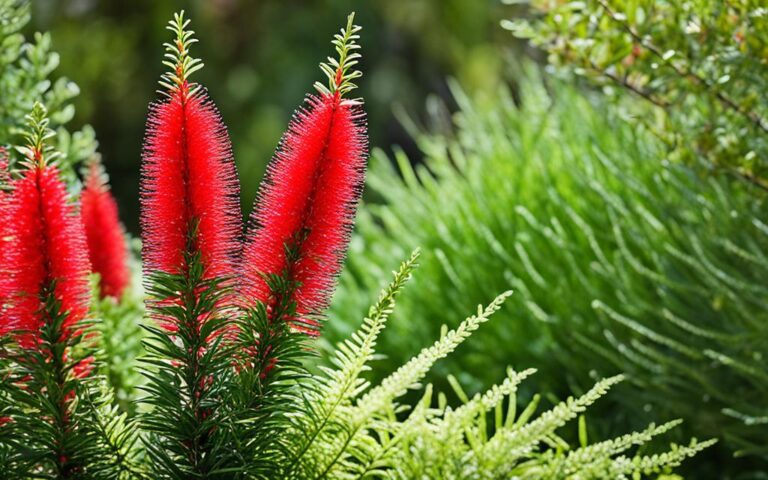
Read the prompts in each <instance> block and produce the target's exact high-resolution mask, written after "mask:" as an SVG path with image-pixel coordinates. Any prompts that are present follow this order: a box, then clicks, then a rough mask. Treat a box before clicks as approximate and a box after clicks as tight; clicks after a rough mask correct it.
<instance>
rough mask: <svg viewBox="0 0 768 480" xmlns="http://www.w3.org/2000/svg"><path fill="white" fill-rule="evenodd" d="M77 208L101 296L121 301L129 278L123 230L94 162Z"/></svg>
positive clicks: (107, 187) (102, 175)
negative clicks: (97, 276) (81, 219)
mask: <svg viewBox="0 0 768 480" xmlns="http://www.w3.org/2000/svg"><path fill="white" fill-rule="evenodd" d="M80 205H81V206H80V212H81V215H82V217H83V226H84V227H85V236H86V240H87V242H88V254H89V258H90V260H91V267H92V268H93V271H94V272H95V273H98V274H99V276H100V277H101V284H100V287H101V289H100V291H101V296H102V298H103V297H112V298H115V299H120V297H121V296H122V294H123V291H124V290H125V288H126V287H127V286H128V283H129V281H130V275H131V274H130V270H129V268H128V249H127V246H126V243H125V229H124V228H123V226H122V224H121V223H120V219H119V217H118V214H117V202H115V198H114V197H113V196H112V193H111V192H110V191H109V186H108V184H107V179H106V176H105V175H104V173H103V168H102V167H101V165H100V164H99V163H98V162H97V161H94V162H92V163H91V165H90V166H89V168H88V176H87V178H86V179H85V188H84V189H83V191H82V193H81V194H80Z"/></svg>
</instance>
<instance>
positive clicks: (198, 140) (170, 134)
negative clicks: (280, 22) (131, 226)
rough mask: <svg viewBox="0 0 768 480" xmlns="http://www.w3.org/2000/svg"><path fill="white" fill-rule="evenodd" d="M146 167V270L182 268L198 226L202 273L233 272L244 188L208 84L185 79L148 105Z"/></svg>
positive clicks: (143, 181) (143, 202) (176, 270)
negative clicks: (201, 86)
mask: <svg viewBox="0 0 768 480" xmlns="http://www.w3.org/2000/svg"><path fill="white" fill-rule="evenodd" d="M141 173H142V178H141V194H142V195H141V226H142V241H143V257H144V267H145V269H146V271H148V272H152V271H162V272H165V273H171V274H179V273H182V272H183V271H184V269H185V265H184V254H185V251H186V250H187V245H188V243H187V242H188V240H189V237H190V235H191V234H192V230H193V229H194V235H195V238H194V245H193V248H194V249H195V251H196V252H199V253H200V255H201V260H202V263H203V265H204V268H205V273H204V275H205V278H214V277H223V276H230V275H231V274H232V268H233V262H234V259H235V258H236V256H237V254H238V251H239V248H240V244H239V237H240V234H241V222H242V219H241V214H240V200H239V196H240V187H239V184H238V180H237V172H236V170H235V164H234V159H233V157H232V149H231V146H230V143H229V137H228V135H227V130H226V127H225V126H224V124H223V123H222V121H221V117H220V116H219V113H218V111H217V110H216V107H215V106H214V105H213V103H212V102H211V101H210V100H209V98H208V95H207V94H206V93H205V91H203V90H202V89H197V90H191V89H190V87H189V85H188V84H187V83H186V81H184V82H183V84H181V85H179V86H177V87H176V88H174V89H173V90H172V91H171V92H170V94H169V96H168V98H167V99H165V100H163V101H160V102H158V103H155V104H153V105H152V106H151V107H150V113H149V120H148V122H147V133H146V139H145V143H144V153H143V163H142V172H141Z"/></svg>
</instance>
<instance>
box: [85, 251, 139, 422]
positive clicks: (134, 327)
mask: <svg viewBox="0 0 768 480" xmlns="http://www.w3.org/2000/svg"><path fill="white" fill-rule="evenodd" d="M131 258H132V259H133V258H135V254H134V255H132V256H131ZM132 269H133V271H134V274H138V273H139V272H140V270H141V266H140V265H138V263H137V262H134V264H133V265H132ZM139 284H140V282H139V281H138V279H136V280H135V281H134V282H132V285H131V286H130V287H129V288H128V289H127V291H126V292H125V293H124V294H123V297H122V298H121V299H120V300H119V301H115V300H114V299H113V298H111V297H106V298H102V299H100V298H99V295H98V292H94V294H93V295H92V297H91V298H92V299H93V300H92V302H93V303H92V305H91V315H92V316H93V318H94V319H95V328H96V329H97V330H98V332H99V337H98V338H99V342H100V345H99V346H100V349H99V353H100V354H101V358H99V362H98V365H99V373H101V374H102V375H104V377H106V380H107V382H108V384H109V386H110V388H111V391H112V395H113V397H114V402H115V405H116V406H118V408H119V411H120V412H123V413H127V414H129V415H130V416H133V415H134V414H135V413H136V412H135V410H136V396H137V393H138V391H137V387H138V386H139V385H140V383H141V375H140V374H139V372H138V369H137V366H138V364H137V359H138V358H139V357H140V356H141V355H142V354H143V347H142V344H141V341H142V338H143V337H144V335H143V331H142V329H141V328H140V326H139V325H140V323H141V319H142V318H143V316H144V299H143V293H144V292H143V291H142V289H141V288H137V287H138V286H139Z"/></svg>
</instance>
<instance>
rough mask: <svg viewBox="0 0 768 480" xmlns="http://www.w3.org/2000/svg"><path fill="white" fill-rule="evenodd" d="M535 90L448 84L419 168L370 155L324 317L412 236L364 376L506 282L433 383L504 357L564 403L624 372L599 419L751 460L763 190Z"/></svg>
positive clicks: (568, 99) (571, 101)
mask: <svg viewBox="0 0 768 480" xmlns="http://www.w3.org/2000/svg"><path fill="white" fill-rule="evenodd" d="M551 90H552V92H555V93H553V94H548V93H547V91H546V90H545V88H544V87H543V86H541V85H539V84H538V83H537V82H534V81H529V82H527V83H525V84H524V87H523V88H522V90H521V91H520V96H519V98H521V99H522V106H518V105H516V103H515V101H514V100H513V99H512V97H511V95H510V94H509V93H508V92H502V93H501V94H500V95H499V96H498V97H497V102H496V106H495V107H493V108H490V109H483V108H478V107H477V106H476V105H475V104H474V103H473V102H472V101H470V99H468V98H467V97H466V96H464V95H463V94H462V92H461V91H460V90H459V89H458V88H456V89H454V92H455V95H456V99H457V101H458V102H459V104H460V106H461V109H462V112H461V114H459V115H458V116H457V117H456V126H457V131H456V132H455V133H454V134H447V135H441V134H420V135H418V136H417V140H418V142H419V145H420V146H421V148H422V149H423V151H424V153H425V154H426V155H427V160H426V163H425V164H424V165H420V166H417V167H415V168H414V167H412V166H411V164H410V162H409V161H408V159H407V158H406V157H405V156H404V155H403V154H402V153H401V152H397V151H396V153H395V161H396V162H397V165H398V168H394V167H392V165H391V162H390V161H389V159H388V158H387V157H386V155H385V154H383V153H382V152H380V151H379V152H377V153H376V154H375V155H374V159H373V161H372V166H371V171H370V174H369V181H368V187H369V189H372V190H373V191H374V192H375V193H376V194H377V195H380V196H381V198H382V199H383V200H384V202H385V203H384V204H368V205H366V206H365V207H364V209H363V211H362V212H361V215H360V218H359V220H358V224H357V234H356V236H355V238H353V241H352V244H351V249H350V258H349V260H348V266H347V271H346V272H345V273H344V274H343V276H342V280H341V287H340V290H339V291H338V292H337V295H336V297H335V300H334V306H333V308H332V316H334V317H339V318H342V319H344V318H348V317H347V315H348V314H349V312H356V311H361V310H362V307H361V305H362V304H363V299H364V297H365V293H364V292H366V291H369V290H370V289H371V288H372V286H373V285H375V283H376V281H377V280H376V279H377V278H378V277H380V276H381V268H380V265H386V264H387V262H388V261H391V260H390V259H391V258H393V257H397V256H398V255H402V253H403V249H404V248H410V247H412V246H417V245H418V246H422V247H423V248H424V250H425V252H427V253H426V254H425V255H424V257H423V259H422V261H421V264H422V268H421V276H420V277H419V278H417V279H416V280H415V282H414V283H415V285H414V288H413V290H411V291H410V292H409V294H406V295H404V296H403V298H402V300H401V302H400V306H401V309H400V310H399V313H398V314H396V316H395V318H393V322H392V326H391V328H390V329H389V331H388V332H387V333H385V334H384V335H383V336H382V340H381V341H382V344H383V348H382V350H384V351H385V352H386V353H387V360H386V361H385V362H384V363H383V366H382V367H381V369H380V370H379V371H378V372H383V371H386V370H388V369H390V368H393V367H394V366H397V365H399V364H401V363H402V362H403V361H404V360H406V359H407V358H408V357H409V356H410V355H411V354H412V353H413V352H415V351H417V349H418V348H419V345H418V342H419V341H420V340H421V339H422V338H427V337H429V336H430V335H436V334H438V333H439V332H440V329H441V324H442V323H443V322H446V321H448V322H450V321H452V317H453V313H452V312H456V311H460V310H462V309H464V308H466V307H467V305H466V304H467V303H468V302H476V301H479V299H482V298H483V297H484V296H485V295H486V294H487V292H488V291H494V290H496V291H499V290H503V289H507V288H512V289H514V290H515V291H516V294H515V295H514V296H513V298H512V300H511V302H512V308H510V309H509V310H508V311H506V312H502V313H500V316H501V317H502V318H500V319H499V320H498V321H496V322H494V323H493V324H492V326H490V327H489V328H488V329H487V330H486V331H485V332H480V333H479V337H480V338H478V339H477V342H476V343H475V344H473V345H470V346H468V347H467V348H464V349H462V350H461V351H460V352H457V353H456V355H454V356H453V357H452V359H451V360H449V361H448V362H447V363H446V364H445V365H446V367H445V369H443V370H440V371H438V375H436V376H435V377H433V378H432V379H433V380H434V381H436V382H439V381H440V380H439V379H441V378H444V377H445V373H446V371H448V370H452V371H455V372H458V373H459V378H460V379H461V380H462V382H463V383H465V384H467V385H468V386H469V388H470V390H471V391H473V392H474V391H479V390H481V389H482V388H485V387H486V386H487V385H489V384H491V383H493V382H494V381H495V379H496V378H498V377H500V376H502V375H503V369H504V366H505V365H508V364H513V365H520V364H523V365H533V366H535V367H536V368H537V369H539V370H540V371H542V372H543V375H542V376H541V378H540V381H539V388H540V389H541V390H544V392H545V393H546V392H552V393H554V394H555V395H556V396H560V397H562V396H564V395H567V394H568V391H569V390H571V389H572V390H573V391H584V389H585V388H587V387H588V385H590V384H591V383H592V382H593V381H594V378H595V377H598V378H599V377H607V376H610V375H614V374H616V373H626V374H627V375H628V377H629V379H630V380H631V385H627V386H624V387H623V388H622V389H621V390H620V392H619V394H618V395H617V396H616V399H617V400H618V401H619V402H621V404H622V411H623V412H624V413H621V412H617V410H616V409H615V405H608V407H609V408H608V409H606V410H604V412H605V413H604V414H603V415H601V416H600V417H601V418H604V419H607V418H614V419H617V420H618V421H621V419H624V420H626V421H627V422H628V423H630V424H631V425H632V426H633V427H632V428H637V422H638V421H639V420H640V419H641V418H643V417H645V418H646V421H651V419H653V418H654V417H656V418H658V417H659V416H666V417H669V416H674V417H682V418H684V419H686V420H687V422H686V425H687V427H688V428H689V429H692V430H693V431H694V432H696V434H698V435H700V436H715V435H717V436H723V437H724V438H725V440H726V442H727V445H728V447H729V448H730V452H728V454H726V457H729V456H730V454H731V453H733V452H737V453H739V454H750V453H754V454H759V455H763V456H764V455H766V453H768V452H766V450H765V445H766V441H767V440H768V438H766V436H765V434H766V429H765V423H766V414H767V413H768V410H767V409H766V407H767V406H766V396H765V392H766V390H768V382H767V381H768V377H766V375H765V368H764V362H765V358H766V357H768V351H767V350H766V338H768V337H767V336H768V330H767V328H768V322H766V309H765V293H766V289H765V287H764V285H766V284H768V263H767V262H766V257H765V252H766V251H767V247H768V235H767V234H768V229H766V218H765V213H764V212H765V200H764V198H762V196H761V195H757V197H756V196H755V195H753V194H752V193H751V192H748V191H746V190H747V189H745V188H744V185H743V184H738V182H737V184H735V185H734V184H733V183H732V182H730V181H729V180H728V179H726V178H721V177H712V178H704V179H702V178H700V177H699V176H697V175H696V174H695V173H694V172H693V171H691V170H690V169H688V168H687V167H685V166H682V165H680V164H679V163H671V162H668V161H666V160H665V157H664V149H663V147H662V146H661V145H659V143H658V142H656V141H654V137H653V136H651V135H649V134H647V133H645V132H644V131H642V130H638V129H636V128H633V127H632V126H631V125H630V124H628V123H626V122H624V121H622V120H621V119H619V118H617V117H616V116H615V115H613V114H611V113H610V111H607V110H606V109H604V108H603V107H601V106H595V105H594V104H593V103H591V102H590V101H589V100H588V99H587V98H585V97H583V96H581V95H580V94H578V93H576V92H575V91H574V90H573V89H572V88H569V87H567V86H566V85H564V84H562V83H554V84H553V85H552V86H551ZM758 191H759V190H758ZM346 328H349V325H348V324H347V325H345V324H344V323H342V322H335V323H334V322H331V323H330V324H329V326H328V328H327V329H326V333H325V334H326V336H328V337H329V338H338V337H340V336H344V335H346V334H347V331H348V330H346ZM380 375H382V373H378V375H377V376H379V377H380ZM566 386H570V388H566ZM630 412H631V413H630ZM591 425H593V426H594V428H596V430H597V431H605V430H606V425H605V424H601V423H600V422H599V421H598V422H597V423H596V424H595V422H592V423H591ZM732 462H736V463H731V464H727V463H722V465H723V467H722V468H724V469H726V470H727V469H728V468H730V467H733V468H736V469H737V468H739V466H738V465H739V463H738V462H737V461H735V460H732Z"/></svg>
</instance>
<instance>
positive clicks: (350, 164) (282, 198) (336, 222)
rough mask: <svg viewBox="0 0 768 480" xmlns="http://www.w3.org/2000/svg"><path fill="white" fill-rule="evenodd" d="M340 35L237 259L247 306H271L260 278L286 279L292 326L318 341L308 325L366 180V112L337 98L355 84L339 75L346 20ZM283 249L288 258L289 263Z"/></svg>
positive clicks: (350, 57) (328, 288)
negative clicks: (334, 57) (325, 83)
mask: <svg viewBox="0 0 768 480" xmlns="http://www.w3.org/2000/svg"><path fill="white" fill-rule="evenodd" d="M346 32H347V33H346V37H345V38H344V39H343V42H344V47H343V48H342V50H339V51H340V53H341V59H340V61H339V66H338V68H337V69H336V70H335V71H333V70H330V69H329V68H328V67H327V66H326V67H324V70H325V71H326V72H327V73H328V74H329V78H330V81H331V85H330V87H331V88H330V89H326V88H324V87H323V88H321V89H320V90H321V92H320V95H319V96H314V95H309V96H308V98H307V101H306V106H305V108H303V109H300V110H299V111H298V112H297V113H296V114H295V115H294V118H293V119H292V121H291V124H290V126H289V128H288V132H287V133H286V134H285V136H284V137H283V139H282V142H281V144H280V148H279V150H278V152H277V153H276V154H275V156H274V158H273V159H272V162H271V163H270V165H269V166H268V168H267V174H266V178H265V179H264V181H263V182H262V185H261V189H260V191H259V196H258V198H257V201H256V205H255V208H254V212H253V214H252V216H251V224H250V231H249V232H248V238H247V244H246V247H245V250H244V254H243V269H244V276H245V282H244V283H245V286H244V288H243V290H242V293H243V295H244V297H245V300H246V302H252V301H260V302H263V303H265V304H266V305H267V306H270V303H271V302H272V301H274V296H275V294H276V292H271V291H270V286H269V285H268V282H267V281H266V280H265V278H264V275H268V274H275V275H287V277H288V280H289V281H290V282H291V283H293V284H294V285H295V288H294V289H293V291H292V292H290V294H291V297H292V298H291V299H292V300H293V301H294V302H295V304H296V313H297V315H298V316H299V318H298V319H294V320H296V321H297V322H298V324H296V323H294V326H295V327H296V328H297V329H299V330H303V331H306V332H307V333H310V334H315V333H317V330H316V327H317V323H316V321H315V320H313V319H312V317H314V316H316V315H318V314H319V313H321V311H322V310H323V309H325V308H326V307H327V306H328V303H329V300H330V295H331V293H332V290H333V287H334V283H335V279H336V276H337V275H338V273H339V271H340V269H341V266H342V263H343V260H344V255H345V252H346V249H347V244H348V242H349V235H350V231H351V229H352V226H353V222H354V216H355V212H356V208H357V204H358V202H359V200H360V195H361V192H362V186H363V181H364V176H365V164H366V158H367V132H366V128H365V112H364V111H363V110H362V108H361V106H360V104H359V102H355V101H351V100H345V99H343V98H342V94H343V93H345V92H346V91H349V90H351V89H352V88H354V85H352V84H351V82H350V80H351V79H352V78H355V77H356V76H359V72H353V73H352V74H346V75H345V74H344V72H346V69H347V68H348V67H350V66H352V65H354V61H355V59H356V58H357V54H354V53H351V54H350V53H348V50H353V49H354V48H356V47H357V46H356V45H354V39H355V38H357V36H356V35H354V34H355V32H357V29H356V27H353V26H352V25H351V20H350V24H349V25H348V27H347V30H346ZM342 52H343V53H342ZM286 246H288V247H290V248H292V249H293V250H294V254H293V255H291V258H289V256H288V255H287V252H286Z"/></svg>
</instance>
